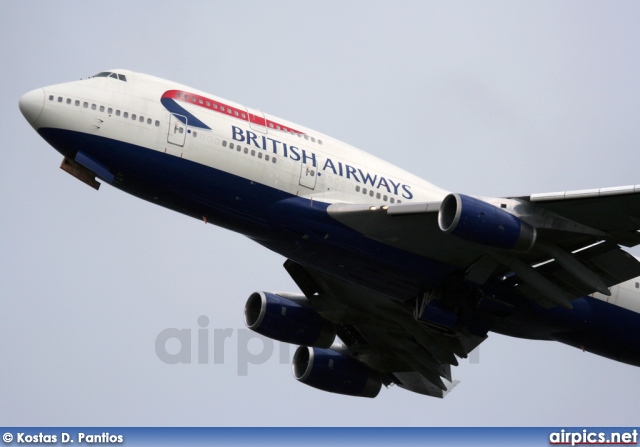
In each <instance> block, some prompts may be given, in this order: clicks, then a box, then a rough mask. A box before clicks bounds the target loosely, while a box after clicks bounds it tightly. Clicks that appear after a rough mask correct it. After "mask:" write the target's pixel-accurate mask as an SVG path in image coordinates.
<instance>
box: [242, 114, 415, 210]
mask: <svg viewBox="0 0 640 447" xmlns="http://www.w3.org/2000/svg"><path fill="white" fill-rule="evenodd" d="M231 129H232V138H233V139H234V140H235V141H237V142H239V143H245V144H248V145H251V146H255V147H257V148H258V149H262V150H265V151H271V152H272V153H274V154H276V155H281V156H283V157H286V158H289V159H291V160H293V161H302V163H304V164H310V165H311V166H313V167H314V168H316V169H318V170H319V171H322V172H332V173H333V175H337V176H340V177H344V178H346V179H348V180H353V181H356V182H358V183H362V184H364V185H369V186H371V187H372V188H376V189H379V190H384V191H387V192H388V193H389V194H394V195H397V196H401V197H404V198H405V199H412V198H413V193H412V192H411V186H409V185H406V184H404V183H400V182H398V183H396V182H394V181H393V180H391V179H389V178H385V177H383V176H381V175H378V174H373V175H372V174H371V173H369V172H367V171H363V170H362V169H359V168H355V167H353V166H351V165H348V164H346V163H342V162H339V161H336V162H334V161H333V160H331V159H330V158H327V159H326V160H324V163H322V168H320V167H319V164H318V160H317V158H316V154H315V153H314V152H311V151H307V150H306V149H301V148H298V147H297V146H293V145H287V143H284V142H282V141H278V140H274V139H273V138H270V137H267V136H265V135H257V134H256V133H254V132H251V131H250V130H244V129H241V128H240V127H237V126H231Z"/></svg>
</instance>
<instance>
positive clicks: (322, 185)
mask: <svg viewBox="0 0 640 447" xmlns="http://www.w3.org/2000/svg"><path fill="white" fill-rule="evenodd" d="M20 110H21V111H22V114H23V115H24V117H25V118H26V119H27V121H28V122H29V124H31V126H33V128H34V129H35V130H36V131H37V132H38V133H39V134H40V136H41V137H42V138H44V140H45V141H47V142H48V143H49V144H50V145H51V146H53V147H54V148H55V149H56V150H57V151H58V152H60V153H61V154H62V155H63V157H64V158H63V160H62V165H61V168H62V169H63V170H65V171H66V172H68V173H70V174H71V175H73V176H75V177H77V178H78V179H80V180H81V181H83V182H84V183H86V184H88V185H89V186H92V187H93V188H95V189H98V188H99V186H100V182H98V180H97V179H100V180H102V181H103V182H106V183H108V184H110V185H112V186H113V187H115V188H118V189H121V190H123V191H125V192H127V193H130V194H133V195H135V196H137V197H140V198H142V199H145V200H147V201H149V202H152V203H156V204H158V205H161V206H164V207H166V208H169V209H172V210H174V211H178V212H180V213H183V214H186V215H188V216H191V217H194V218H196V219H199V220H201V221H204V222H205V223H211V224H215V225H219V226H221V227H224V228H227V229H229V230H232V231H235V232H238V233H241V234H244V235H246V236H247V237H249V238H251V239H253V240H254V241H256V242H257V243H259V244H260V245H263V246H265V247H267V248H269V249H271V250H273V251H275V252H277V253H280V254H281V255H283V256H284V257H286V258H287V261H286V262H285V263H284V267H285V269H286V270H287V272H288V273H289V274H290V275H291V277H292V278H293V280H294V281H295V282H296V284H297V285H298V286H299V288H300V291H301V292H302V293H274V292H255V293H253V294H252V295H251V296H250V297H249V299H248V301H247V303H246V305H245V310H244V316H245V322H246V324H247V326H248V327H249V328H251V329H253V330H254V331H256V332H258V333H260V334H263V335H265V336H267V337H271V338H273V339H276V340H280V341H283V342H287V343H293V344H297V345H300V347H299V348H298V349H297V351H296V352H295V354H294V357H293V365H292V369H293V374H294V376H295V378H296V379H298V380H299V381H301V382H303V383H305V384H307V385H310V386H312V387H315V388H318V389H321V390H324V391H329V392H333V393H341V394H347V395H353V396H365V397H375V396H376V395H377V394H378V392H379V391H380V389H381V387H382V385H383V384H384V385H385V386H389V385H393V384H395V385H397V386H399V387H402V388H405V389H407V390H410V391H413V392H416V393H421V394H425V395H430V396H435V397H444V396H445V395H446V394H447V393H448V392H449V391H450V390H451V389H452V388H453V386H455V384H456V383H457V382H456V381H454V380H453V379H452V377H451V365H457V363H458V361H457V358H464V357H466V356H467V355H468V354H469V353H470V352H471V351H472V350H473V349H475V348H476V347H477V346H478V345H479V344H480V343H482V342H483V341H484V340H485V339H486V338H487V335H488V333H489V331H493V332H498V333H501V334H507V335H511V336H515V337H522V338H529V339H538V340H556V341H559V342H562V343H566V344H568V345H571V346H574V347H576V348H579V349H582V350H585V351H589V352H593V353H595V354H598V355H602V356H605V357H608V358H611V359H614V360H617V361H620V362H625V363H628V364H631V365H636V366H639V365H640V278H638V277H639V276H640V262H638V261H637V260H636V259H635V258H634V257H632V256H631V255H629V254H628V253H627V252H625V251H624V250H622V249H621V246H625V247H632V246H635V245H637V244H639V243H640V234H639V233H638V230H639V229H640V185H636V186H626V187H615V188H602V189H593V190H586V191H567V192H559V193H552V194H533V195H530V196H526V197H507V198H491V197H476V196H471V195H464V194H459V193H451V192H448V191H445V190H443V189H441V188H438V187H436V186H434V185H432V184H430V183H428V182H426V181H425V180H423V179H421V178H418V177H416V176H414V175H412V174H410V173H408V172H406V171H404V170H402V169H399V168H397V167H395V166H393V165H392V164H390V163H387V162H385V161H383V160H380V159H378V158H376V157H373V156H371V155H369V154H367V153H366V152H363V151H361V150H359V149H356V148H355V147H352V146H349V145H347V144H345V143H342V142H340V141H337V140H335V139H333V138H331V137H329V136H327V135H323V134H320V133H319V132H315V131H314V130H312V129H309V128H306V127H303V126H301V125H298V124H295V123H293V122H290V121H287V120H285V119H281V118H277V117H275V116H272V115H268V114H266V113H263V112H261V111H258V110H253V109H251V108H248V107H245V106H243V105H241V104H238V103H235V102H233V101H229V100H225V99H222V98H219V97H216V96H214V95H211V94H208V93H205V92H202V91H200V90H196V89H193V88H190V87H186V86H184V85H180V84H177V83H174V82H170V81H166V80H163V79H159V78H156V77H153V76H149V75H145V74H141V73H134V72H131V71H127V70H112V71H107V72H101V73H99V74H97V75H96V76H93V77H91V78H89V79H86V80H82V81H77V82H70V83H64V84H58V85H52V86H49V87H44V88H38V89H36V90H33V91H31V92H29V93H27V94H25V95H24V96H23V97H22V98H21V99H20ZM336 337H338V338H339V340H340V342H337V341H336Z"/></svg>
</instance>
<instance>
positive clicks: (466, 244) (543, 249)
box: [285, 187, 640, 397]
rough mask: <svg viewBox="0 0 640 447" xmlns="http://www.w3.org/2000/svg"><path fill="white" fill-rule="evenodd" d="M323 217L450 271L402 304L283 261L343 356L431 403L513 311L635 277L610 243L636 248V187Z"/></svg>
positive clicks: (627, 258) (334, 208)
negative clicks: (455, 368) (461, 361)
mask: <svg viewBox="0 0 640 447" xmlns="http://www.w3.org/2000/svg"><path fill="white" fill-rule="evenodd" d="M465 207H466V209H465ZM328 212H329V214H330V215H331V216H332V217H333V218H334V219H336V220H337V221H339V222H340V223H342V224H344V225H346V226H348V227H351V228H352V229H355V230H356V231H358V232H359V233H361V234H362V235H364V236H365V237H368V238H371V239H374V240H376V241H379V242H382V243H384V244H388V245H390V246H393V247H396V248H399V249H402V250H405V251H409V252H412V253H415V254H418V255H420V256H424V257H427V258H429V259H434V260H437V261H440V262H443V263H446V264H448V265H450V266H454V267H455V269H454V272H453V273H452V274H451V277H450V278H447V279H445V280H444V281H443V282H442V283H441V284H440V285H438V286H436V288H434V289H430V290H426V291H424V293H423V294H422V295H421V296H416V297H415V299H411V300H406V299H404V300H403V299H393V298H394V296H391V297H390V296H389V292H388V290H384V291H383V290H381V289H380V288H378V287H377V286H375V285H373V284H375V281H373V280H371V282H369V283H362V282H361V283H355V282H353V281H349V280H347V279H340V278H337V277H334V276H332V275H330V274H328V273H324V272H321V271H319V270H316V269H314V268H310V267H308V266H302V265H300V264H296V263H294V262H293V261H291V260H289V261H287V262H286V263H285V268H286V269H287V271H288V272H289V274H290V275H291V277H292V278H293V279H294V281H295V282H296V283H297V284H298V286H299V287H300V289H301V290H302V292H303V293H304V295H305V296H306V297H307V298H308V305H309V306H310V307H311V308H313V309H314V310H315V311H316V312H317V313H319V314H320V315H321V316H322V317H324V318H325V319H327V320H329V321H331V322H332V323H334V324H335V325H336V327H337V331H336V332H337V334H338V336H339V337H340V339H341V340H342V341H343V342H344V345H345V346H344V347H343V348H342V353H343V354H346V355H347V356H349V357H352V358H355V359H357V360H359V361H360V362H361V363H364V364H365V365H367V366H368V367H369V368H370V369H372V370H374V371H377V372H378V373H379V374H381V376H382V378H383V379H382V381H383V383H384V384H386V385H390V384H396V385H398V386H400V387H403V388H406V389H409V390H411V391H414V392H418V393H422V394H426V395H430V396H436V397H444V395H446V394H447V393H448V392H449V391H450V390H451V388H453V386H455V385H456V383H457V382H454V381H453V379H452V377H451V365H457V359H456V357H461V358H464V357H467V355H468V354H469V353H470V352H471V351H472V350H473V349H475V348H476V347H477V346H478V345H479V344H480V343H482V341H484V340H485V339H486V338H487V333H488V331H489V330H490V329H491V328H495V327H497V326H498V325H499V324H500V322H501V321H502V322H504V323H505V324H509V323H508V321H507V320H508V317H510V316H511V315H514V313H516V312H517V308H518V306H519V303H522V302H525V303H526V302H527V300H533V301H535V302H537V303H538V304H540V305H542V306H543V307H553V306H558V305H560V306H564V307H568V308H570V307H571V301H572V300H573V299H575V298H577V297H581V296H585V295H587V294H591V293H594V292H601V293H603V294H608V293H609V290H608V288H609V287H611V286H613V285H615V284H618V283H620V282H623V281H626V280H628V279H631V278H633V277H636V276H640V262H638V261H637V260H636V259H635V258H633V257H632V256H631V255H629V254H628V253H626V252H624V251H623V250H622V249H621V248H620V246H619V244H623V245H627V246H633V245H636V244H638V243H639V242H640V238H639V237H638V228H640V187H625V188H609V189H601V190H590V191H577V192H564V193H555V194H536V195H532V196H529V197H513V198H483V199H479V198H470V197H468V196H464V197H462V196H460V195H450V196H447V197H446V198H445V199H444V201H443V202H437V203H435V202H434V203H417V204H398V205H389V206H382V207H380V206H378V205H352V204H334V205H331V206H330V207H329V208H328ZM465 225H466V227H464V226H465ZM461 226H463V227H464V228H462V230H460V227H461ZM454 227H455V228H454ZM452 228H453V229H452ZM514 229H517V232H515V230H514ZM512 230H514V231H512ZM514 297H515V298H514ZM390 298H392V299H390ZM395 298H398V297H395ZM518 300H520V301H518Z"/></svg>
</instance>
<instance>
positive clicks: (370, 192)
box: [369, 189, 373, 197]
mask: <svg viewBox="0 0 640 447" xmlns="http://www.w3.org/2000/svg"><path fill="white" fill-rule="evenodd" d="M369 195H370V196H371V197H373V189H372V190H371V191H369Z"/></svg>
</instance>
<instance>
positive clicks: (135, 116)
mask: <svg viewBox="0 0 640 447" xmlns="http://www.w3.org/2000/svg"><path fill="white" fill-rule="evenodd" d="M137 117H138V115H136V114H135V113H132V114H131V119H132V120H133V121H135V120H136V118H137Z"/></svg>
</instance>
